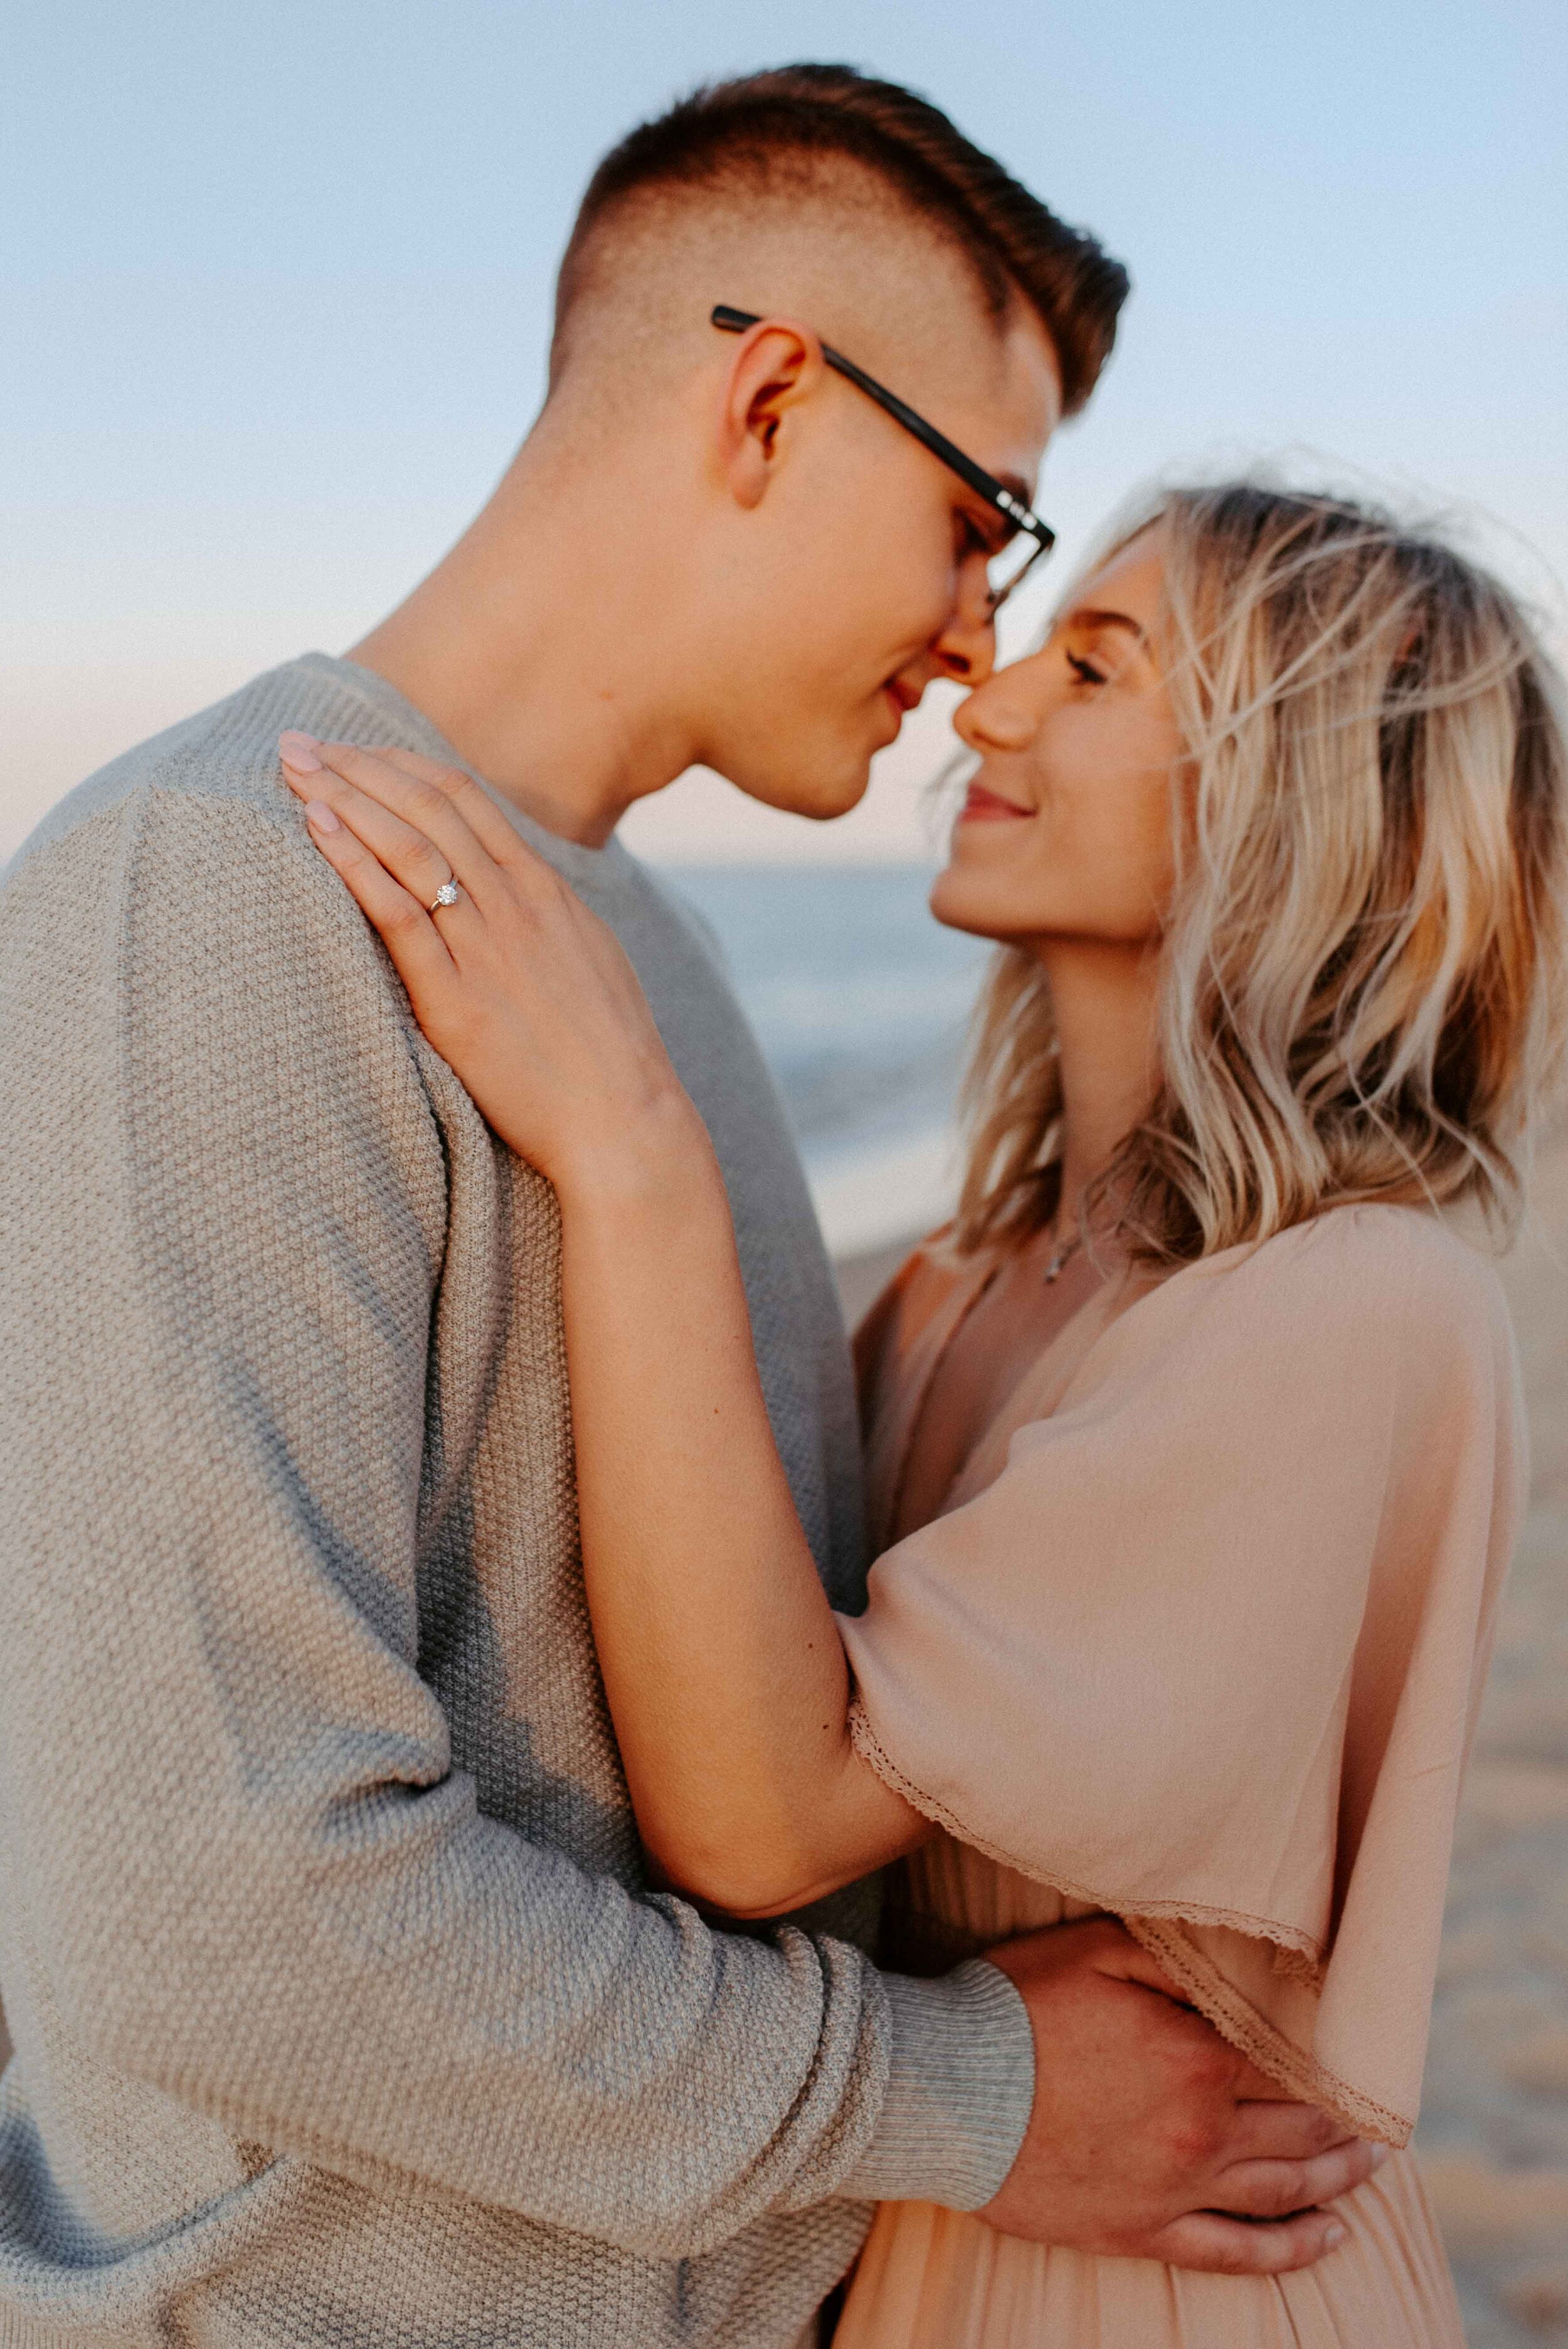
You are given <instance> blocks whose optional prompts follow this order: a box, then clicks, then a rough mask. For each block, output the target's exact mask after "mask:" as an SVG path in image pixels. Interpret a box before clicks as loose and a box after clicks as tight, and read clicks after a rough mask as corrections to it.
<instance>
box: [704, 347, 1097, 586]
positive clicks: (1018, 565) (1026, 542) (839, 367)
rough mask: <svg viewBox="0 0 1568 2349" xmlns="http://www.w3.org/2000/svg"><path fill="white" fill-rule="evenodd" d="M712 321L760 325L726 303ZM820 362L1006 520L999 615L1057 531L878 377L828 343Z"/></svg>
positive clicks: (988, 569) (997, 578)
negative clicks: (891, 420) (873, 401)
mask: <svg viewBox="0 0 1568 2349" xmlns="http://www.w3.org/2000/svg"><path fill="white" fill-rule="evenodd" d="M709 316H710V320H711V323H712V324H713V325H714V326H717V327H718V328H719V330H720V332H721V333H723V334H726V335H743V334H745V332H746V330H747V328H748V326H758V324H760V320H759V319H758V316H757V314H756V312H755V311H751V310H732V309H731V308H730V306H729V305H728V304H727V302H720V303H718V304H717V305H716V306H715V308H714V309H713V310H712V311H711V312H710V314H709ZM822 357H823V358H824V359H826V361H827V363H828V365H829V366H830V367H831V368H832V369H833V371H834V373H835V374H837V375H841V376H842V377H843V378H845V380H846V381H847V382H850V383H852V384H853V385H854V386H855V388H856V389H857V390H858V391H863V392H864V393H865V394H866V396H867V398H870V399H874V400H875V401H876V404H877V406H878V407H879V408H882V409H886V411H887V413H888V414H889V415H890V416H891V417H892V419H893V421H894V423H895V424H902V425H903V429H904V430H905V431H906V432H913V435H914V437H915V439H916V440H918V441H920V442H921V444H922V445H923V447H924V448H927V449H929V450H930V451H931V453H932V455H933V456H934V457H940V458H941V460H942V462H943V463H944V465H945V466H946V467H947V469H948V471H950V472H954V473H956V474H957V476H958V478H959V480H960V481H966V482H967V483H968V485H969V487H970V488H971V489H972V490H973V491H974V492H975V496H976V497H980V498H984V499H985V502H986V504H987V505H988V506H993V507H995V511H996V512H998V513H999V514H1000V515H1001V516H1002V519H1003V522H1004V523H1005V524H1006V538H1005V539H1004V540H1003V541H1002V543H1001V544H1000V545H999V546H998V547H997V548H996V549H995V552H994V553H993V554H991V555H989V556H988V557H987V559H986V564H985V577H986V581H987V590H986V593H987V600H988V601H989V604H990V607H991V610H992V611H993V612H994V613H995V612H999V611H1000V610H1001V608H1002V606H1003V605H1004V604H1005V603H1006V600H1007V598H1008V596H1009V595H1013V594H1014V593H1015V591H1016V589H1017V588H1018V587H1019V586H1020V585H1022V583H1023V581H1024V579H1025V577H1026V574H1028V573H1029V572H1030V571H1032V570H1033V569H1034V567H1035V565H1036V564H1037V562H1038V561H1039V559H1040V557H1041V555H1042V554H1049V553H1050V551H1051V549H1052V547H1053V546H1054V545H1055V544H1056V543H1057V534H1056V532H1055V531H1054V530H1053V529H1052V528H1051V526H1050V524H1049V523H1044V522H1042V521H1041V520H1040V517H1039V515H1038V514H1037V513H1035V512H1032V511H1031V509H1030V508H1029V507H1028V506H1026V504H1025V503H1024V502H1023V500H1022V498H1016V497H1015V496H1014V495H1013V492H1012V491H1011V490H1010V489H1009V488H1008V487H1007V485H1006V482H1005V481H998V480H997V479H996V476H995V473H988V472H987V471H985V466H984V465H977V464H976V463H975V460H974V458H973V457H966V456H965V453H964V451H963V450H962V449H960V448H959V447H958V445H957V443H956V442H955V441H953V440H949V439H948V438H947V435H946V433H945V432H939V431H938V430H937V429H936V427H935V425H934V424H928V423H927V422H926V420H925V419H924V417H923V416H922V415H921V414H920V413H919V412H918V410H916V409H913V408H911V406H910V405H909V402H908V401H907V400H905V399H901V398H899V396H898V394H897V392H896V391H890V390H889V389H888V388H887V386H886V384H885V383H879V382H878V381H877V379H876V378H875V376H872V375H868V374H867V373H866V371H865V369H864V367H857V366H856V365H855V363H854V361H853V359H847V358H846V357H844V355H843V353H842V351H836V350H834V349H833V347H832V346H831V345H830V344H829V343H824V344H823V345H822Z"/></svg>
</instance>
